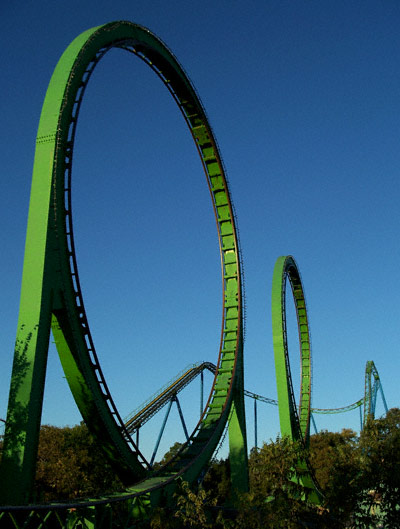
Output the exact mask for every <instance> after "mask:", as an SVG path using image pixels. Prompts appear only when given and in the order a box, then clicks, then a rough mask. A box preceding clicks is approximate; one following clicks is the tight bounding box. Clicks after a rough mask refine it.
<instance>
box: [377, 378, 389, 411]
mask: <svg viewBox="0 0 400 529" xmlns="http://www.w3.org/2000/svg"><path fill="white" fill-rule="evenodd" d="M379 389H380V392H381V397H382V401H383V405H384V407H385V412H386V413H387V412H388V407H387V404H386V399H385V395H384V394H383V387H382V384H381V383H380V382H379Z"/></svg>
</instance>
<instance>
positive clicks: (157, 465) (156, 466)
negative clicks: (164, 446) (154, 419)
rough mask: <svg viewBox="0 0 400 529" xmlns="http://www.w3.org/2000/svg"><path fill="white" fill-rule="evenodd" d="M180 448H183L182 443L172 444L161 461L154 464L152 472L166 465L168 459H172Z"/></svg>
mask: <svg viewBox="0 0 400 529" xmlns="http://www.w3.org/2000/svg"><path fill="white" fill-rule="evenodd" d="M182 446H183V443H180V442H179V441H177V442H176V443H174V444H173V445H172V446H171V448H170V449H169V450H168V452H165V454H164V456H163V458H162V459H161V461H159V462H158V463H155V464H154V470H158V469H159V468H161V467H162V466H164V465H165V464H166V463H168V461H169V460H170V459H172V458H173V457H174V455H176V454H177V453H178V452H179V450H180V449H181V448H182Z"/></svg>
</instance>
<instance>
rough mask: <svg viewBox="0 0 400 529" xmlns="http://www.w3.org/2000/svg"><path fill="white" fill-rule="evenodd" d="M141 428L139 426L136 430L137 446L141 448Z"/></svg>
mask: <svg viewBox="0 0 400 529" xmlns="http://www.w3.org/2000/svg"><path fill="white" fill-rule="evenodd" d="M139 430H140V427H139V426H138V428H137V430H136V446H137V447H138V448H139Z"/></svg>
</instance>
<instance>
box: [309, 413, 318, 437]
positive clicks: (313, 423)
mask: <svg viewBox="0 0 400 529" xmlns="http://www.w3.org/2000/svg"><path fill="white" fill-rule="evenodd" d="M310 417H311V422H312V425H313V428H314V432H315V433H318V430H317V425H316V424H315V419H314V415H313V414H312V413H310Z"/></svg>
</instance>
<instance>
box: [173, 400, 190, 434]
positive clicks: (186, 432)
mask: <svg viewBox="0 0 400 529" xmlns="http://www.w3.org/2000/svg"><path fill="white" fill-rule="evenodd" d="M172 400H174V401H175V402H176V405H177V407H178V411H179V417H180V418H181V423H182V426H183V431H184V432H185V436H186V441H189V434H188V431H187V428H186V424H185V419H184V418H183V413H182V409H181V405H180V404H179V400H178V397H177V396H176V395H174V397H172Z"/></svg>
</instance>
